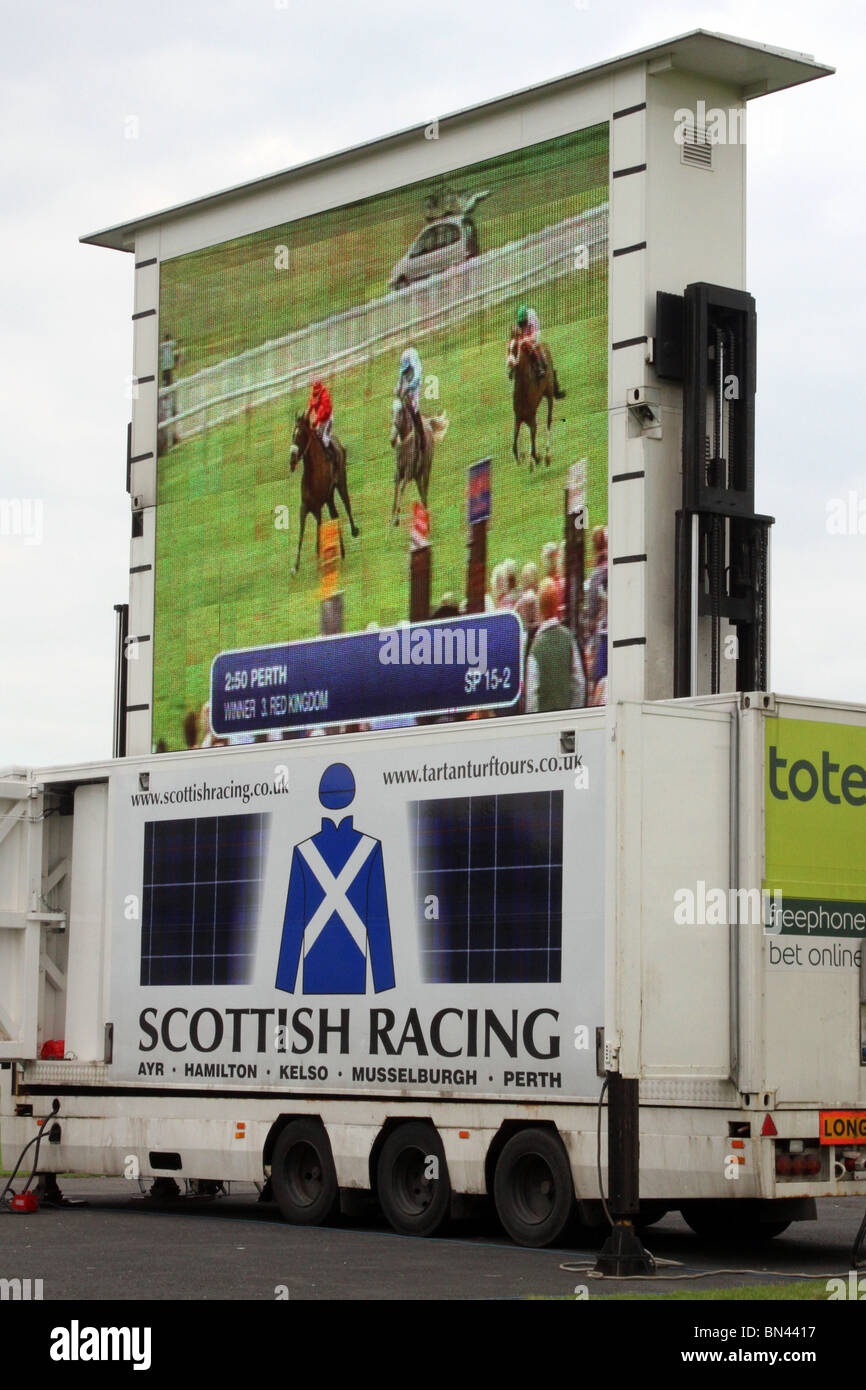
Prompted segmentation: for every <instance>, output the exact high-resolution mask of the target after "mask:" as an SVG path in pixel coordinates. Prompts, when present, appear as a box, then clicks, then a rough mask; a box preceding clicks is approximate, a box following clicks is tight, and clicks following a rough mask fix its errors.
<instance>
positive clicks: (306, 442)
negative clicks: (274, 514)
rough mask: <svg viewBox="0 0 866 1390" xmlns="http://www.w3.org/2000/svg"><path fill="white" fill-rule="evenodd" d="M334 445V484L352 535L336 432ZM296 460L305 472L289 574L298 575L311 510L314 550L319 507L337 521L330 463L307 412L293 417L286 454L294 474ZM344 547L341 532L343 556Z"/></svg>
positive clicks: (343, 464) (342, 454) (354, 532)
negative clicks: (294, 553)
mask: <svg viewBox="0 0 866 1390" xmlns="http://www.w3.org/2000/svg"><path fill="white" fill-rule="evenodd" d="M332 440H333V444H334V447H335V449H336V452H337V459H338V463H337V483H336V491H337V492H339V494H340V496H341V498H342V499H343V506H344V507H345V509H346V515H347V517H348V518H349V525H350V527H351V528H352V535H353V536H357V534H358V527H357V526H356V525H355V518H354V517H353V516H352V504H351V502H350V501H349V488H348V485H347V483H346V450H345V449H344V448H343V445H342V444H341V443H340V442H339V440H338V439H337V436H336V435H333V436H332ZM299 463H303V465H304V472H303V476H302V478H301V518H300V534H299V536H298V554H297V558H296V560H295V563H294V565H293V566H292V574H297V572H298V566H299V565H300V563H301V545H302V544H303V540H304V527H305V526H306V524H307V517H308V515H309V513H310V512H312V514H313V516H314V517H315V518H316V552H317V553H318V549H319V538H318V529H319V527H320V526H321V524H322V508H323V507H327V508H328V511H329V512H330V513H331V516H332V517H333V518H334V519H335V520H336V516H337V508H336V505H335V502H334V491H335V487H334V483H333V482H332V481H331V464H330V460H329V459H328V456H327V454H326V453H325V446H324V444H323V443H322V441H321V439H320V438H319V436H318V435H317V433H316V431H315V430H314V429H313V428H312V427H311V425H310V421H309V419H308V417H307V415H306V414H305V413H304V412H302V413H301V414H300V415H299V416H298V417H297V419H296V420H295V428H294V431H293V433H292V448H291V451H290V453H289V466H290V467H291V470H292V472H293V473H294V471H295V469H296V468H297V466H298V464H299ZM345 553H346V549H345V546H344V545H343V536H342V532H341V534H340V554H341V555H345Z"/></svg>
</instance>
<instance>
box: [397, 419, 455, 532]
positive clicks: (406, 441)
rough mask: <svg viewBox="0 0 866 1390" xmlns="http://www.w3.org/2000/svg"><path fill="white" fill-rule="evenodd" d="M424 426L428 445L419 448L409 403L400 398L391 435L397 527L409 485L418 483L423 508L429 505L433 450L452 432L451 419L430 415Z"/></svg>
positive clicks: (425, 441) (422, 420)
mask: <svg viewBox="0 0 866 1390" xmlns="http://www.w3.org/2000/svg"><path fill="white" fill-rule="evenodd" d="M421 426H422V433H423V436H424V443H423V446H422V447H421V448H420V449H419V448H418V437H417V435H416V433H415V426H414V423H413V421H412V414H411V411H410V410H409V407H408V406H407V405H406V403H405V401H402V400H401V399H400V398H399V397H397V398H396V399H395V401H394V405H393V407H392V410H391V435H390V438H391V448H392V449H393V450H394V502H393V505H392V507H391V520H392V522H393V524H394V525H395V526H399V524H400V500H401V498H402V496H403V490H404V488H405V487H406V484H407V483H411V482H414V483H415V484H416V486H417V488H418V493H419V496H420V498H421V503H422V506H424V507H426V506H427V490H428V488H429V486H430V470H431V468H432V467H433V447H434V445H435V444H438V442H439V440H440V439H444V438H445V435H446V434H447V432H448V416H447V415H445V414H442V415H434V416H432V417H431V418H430V419H428V418H427V416H426V415H422V416H421Z"/></svg>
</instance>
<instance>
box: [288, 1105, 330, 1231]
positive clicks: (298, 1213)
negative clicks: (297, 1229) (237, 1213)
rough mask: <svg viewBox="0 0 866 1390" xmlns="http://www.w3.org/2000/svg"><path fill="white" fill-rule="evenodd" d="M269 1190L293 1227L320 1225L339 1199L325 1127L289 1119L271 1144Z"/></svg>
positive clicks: (327, 1218) (328, 1217)
mask: <svg viewBox="0 0 866 1390" xmlns="http://www.w3.org/2000/svg"><path fill="white" fill-rule="evenodd" d="M271 1187H272V1189H273V1195H274V1198H275V1200H276V1203H277V1206H278V1207H279V1209H280V1211H281V1212H282V1215H283V1218H284V1219H285V1220H286V1221H288V1222H290V1223H291V1224H292V1225H293V1226H323V1225H324V1224H325V1222H326V1221H328V1220H329V1219H330V1217H331V1216H333V1214H334V1212H335V1210H336V1208H337V1205H338V1203H339V1198H340V1189H339V1187H338V1186H337V1170H336V1168H335V1167H334V1159H333V1156H332V1154H331V1145H330V1143H329V1141H328V1136H327V1134H326V1133H325V1130H324V1127H323V1126H322V1125H320V1124H317V1123H316V1121H315V1120H292V1122H291V1123H290V1124H288V1125H286V1127H285V1129H284V1130H283V1131H282V1133H281V1134H280V1136H279V1138H278V1139H277V1142H276V1144H275V1145H274V1152H273V1155H272V1157H271Z"/></svg>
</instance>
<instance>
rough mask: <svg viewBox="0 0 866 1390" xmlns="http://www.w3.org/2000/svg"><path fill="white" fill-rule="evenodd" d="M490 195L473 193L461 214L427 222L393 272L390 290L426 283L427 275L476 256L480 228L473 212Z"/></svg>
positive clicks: (435, 273) (451, 214)
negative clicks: (421, 282) (421, 281)
mask: <svg viewBox="0 0 866 1390" xmlns="http://www.w3.org/2000/svg"><path fill="white" fill-rule="evenodd" d="M488 193H489V190H488V189H484V191H483V192H481V193H473V195H472V197H471V198H469V199H467V201H466V203H465V204H464V206H463V208H462V209H461V210H460V211H459V212H452V213H447V214H446V215H445V216H444V217H437V218H436V219H435V221H432V222H428V224H427V226H426V227H425V228H424V230H423V232H420V233H419V234H418V236H417V237H416V238H415V240H414V241H413V243H412V245H411V246H410V247H409V250H408V251H407V252H406V254H405V256H402V257H401V259H400V260H399V261H398V262H397V264H396V265H395V266H394V268H393V270H392V271H391V274H390V275H389V277H388V283H389V285H390V287H391V289H394V290H400V289H404V288H405V287H406V285H410V284H411V283H412V281H413V280H426V278H427V276H428V275H438V274H439V273H440V272H441V271H443V270H450V268H451V267H452V266H455V265H460V264H461V262H463V261H468V260H471V259H472V257H473V256H477V255H478V249H479V247H478V229H477V227H476V226H475V221H474V219H473V217H472V212H473V210H474V208H475V207H476V205H477V204H478V203H480V202H481V199H482V198H486V197H487V196H488Z"/></svg>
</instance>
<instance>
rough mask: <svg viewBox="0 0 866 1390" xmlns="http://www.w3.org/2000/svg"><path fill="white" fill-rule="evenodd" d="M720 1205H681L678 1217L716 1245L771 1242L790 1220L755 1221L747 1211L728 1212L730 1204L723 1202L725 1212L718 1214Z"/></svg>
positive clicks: (699, 1203)
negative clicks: (741, 1242) (732, 1242)
mask: <svg viewBox="0 0 866 1390" xmlns="http://www.w3.org/2000/svg"><path fill="white" fill-rule="evenodd" d="M722 1205H723V1204H722V1202H715V1203H713V1202H710V1203H708V1204H707V1205H704V1203H702V1202H694V1203H692V1202H684V1203H683V1205H682V1206H681V1207H680V1215H681V1216H682V1218H683V1220H684V1221H685V1223H686V1225H687V1226H688V1227H690V1228H691V1230H693V1231H694V1233H695V1235H696V1236H700V1237H701V1238H702V1239H703V1240H711V1241H716V1242H719V1243H723V1242H731V1241H762V1240H772V1239H773V1237H774V1236H780V1235H781V1234H782V1232H783V1231H787V1229H788V1227H789V1226H790V1224H791V1223H790V1221H759V1220H758V1218H757V1217H756V1216H754V1215H753V1214H752V1213H751V1212H748V1211H747V1212H742V1211H731V1210H730V1203H729V1202H725V1203H724V1207H725V1208H727V1210H722V1211H719V1210H718V1208H719V1207H721V1206H722Z"/></svg>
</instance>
